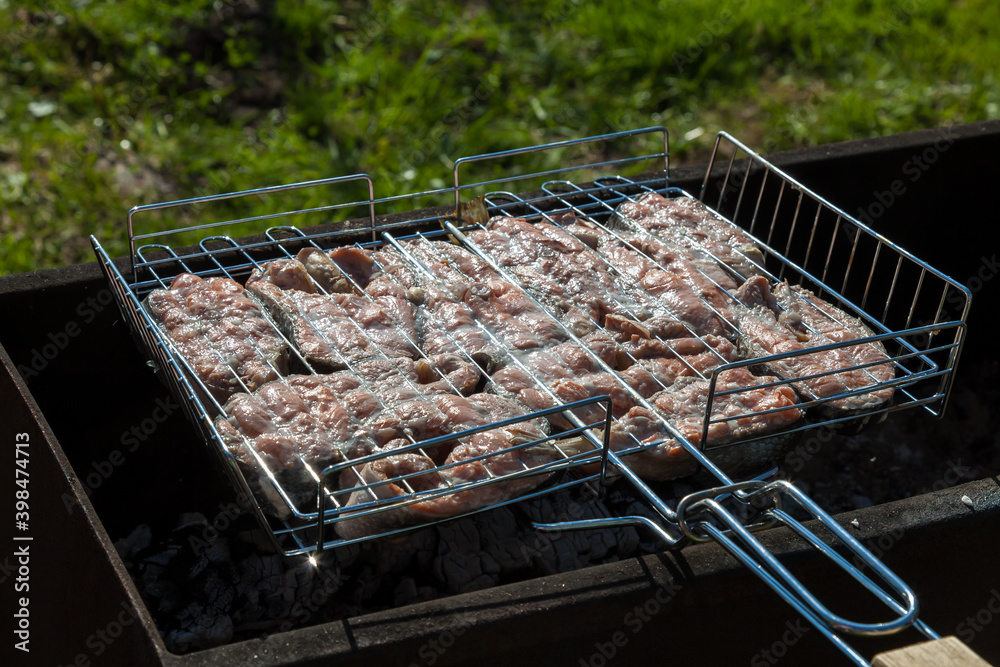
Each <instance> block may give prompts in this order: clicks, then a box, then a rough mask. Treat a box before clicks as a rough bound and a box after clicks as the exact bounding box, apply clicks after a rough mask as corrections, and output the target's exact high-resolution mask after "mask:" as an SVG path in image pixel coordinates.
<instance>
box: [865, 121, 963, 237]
mask: <svg viewBox="0 0 1000 667" xmlns="http://www.w3.org/2000/svg"><path fill="white" fill-rule="evenodd" d="M937 135H938V138H937V140H936V141H935V142H934V144H933V145H931V146H928V147H926V148H925V149H923V150H922V151H920V152H919V153H914V154H913V155H911V156H910V158H909V159H908V160H907V161H906V162H904V163H903V164H902V166H901V167H900V171H901V172H902V174H903V176H905V177H906V178H905V179H904V178H897V179H895V180H893V181H892V182H891V183H890V184H889V187H888V188H887V189H885V190H873V191H872V198H873V199H874V201H872V202H871V203H869V204H868V205H867V206H860V207H858V211H857V213H858V218H859V219H860V220H861V221H862V222H864V223H865V224H866V225H869V226H871V225H872V223H873V222H874V221H875V220H878V219H879V218H881V217H882V216H883V215H885V213H886V211H888V210H889V209H890V208H892V206H893V204H895V203H896V200H897V199H899V197H902V196H903V195H904V194H906V191H907V189H908V188H909V187H910V186H911V185H912V184H913V183H916V182H917V181H919V180H920V179H921V177H923V175H924V174H925V173H926V172H927V170H929V169H930V168H931V167H932V166H933V165H934V164H935V163H936V162H937V161H938V160H940V159H941V156H942V155H943V154H944V153H945V152H947V151H948V149H949V148H951V147H952V146H953V145H954V144H955V141H956V140H957V139H958V135H957V134H956V133H955V128H954V126H952V125H945V126H944V127H940V128H938V129H937Z"/></svg>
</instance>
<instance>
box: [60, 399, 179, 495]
mask: <svg viewBox="0 0 1000 667" xmlns="http://www.w3.org/2000/svg"><path fill="white" fill-rule="evenodd" d="M180 409H181V406H180V404H178V403H176V402H174V400H173V398H172V397H170V396H169V395H168V396H167V397H166V398H162V397H161V398H157V399H156V401H155V402H154V404H153V409H152V411H151V412H150V413H149V416H148V417H146V418H145V419H143V420H142V421H140V422H138V423H136V424H133V425H132V426H131V427H130V428H129V429H128V430H127V431H124V432H122V434H121V436H120V437H119V439H118V440H119V442H120V443H121V444H122V448H121V449H117V448H116V449H112V450H110V451H109V452H108V453H107V456H105V457H104V458H102V459H101V460H99V461H91V463H90V468H89V469H88V470H86V471H84V472H83V473H81V475H80V482H81V483H82V484H83V490H84V492H85V493H86V494H87V497H88V498H89V497H90V496H91V494H93V493H94V491H96V490H97V489H99V488H101V486H102V485H103V484H104V483H105V482H106V481H108V480H109V479H110V478H111V476H112V475H113V474H114V473H115V471H116V470H118V469H119V468H120V467H121V466H122V465H124V464H125V461H126V459H127V458H128V455H129V454H132V453H134V452H135V451H136V450H138V449H139V447H141V446H142V444H143V443H144V442H146V440H147V439H149V437H150V436H152V435H153V434H154V433H155V432H156V431H157V429H159V427H160V424H162V423H164V422H165V421H167V420H168V419H169V418H170V416H171V415H173V414H174V413H175V412H177V411H178V410H180ZM61 500H62V501H63V506H64V507H65V508H66V512H68V513H69V514H72V513H73V510H75V509H76V508H77V507H78V504H77V502H76V498H75V497H74V496H73V495H72V494H70V493H69V492H66V493H63V494H62V498H61Z"/></svg>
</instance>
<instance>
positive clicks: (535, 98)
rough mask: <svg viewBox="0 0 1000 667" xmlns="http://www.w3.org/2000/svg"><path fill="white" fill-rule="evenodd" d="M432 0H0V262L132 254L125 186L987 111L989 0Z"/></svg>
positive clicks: (244, 183) (873, 128) (700, 151)
mask: <svg viewBox="0 0 1000 667" xmlns="http://www.w3.org/2000/svg"><path fill="white" fill-rule="evenodd" d="M442 4H443V3H438V2H427V1H416V2H407V3H403V2H398V3H374V4H369V3H360V2H355V3H350V2H349V3H333V2H317V1H312V2H285V3H280V4H279V3H271V2H263V1H258V2H222V1H216V2H190V1H188V2H180V3H175V4H171V3H165V2H147V1H141V2H128V3H104V2H89V3H87V2H72V3H66V2H52V3H27V5H26V4H25V3H14V2H12V1H11V0H0V43H2V44H3V45H4V48H3V49H2V50H0V105H2V106H0V200H2V202H0V274H4V273H14V272H21V271H27V270H32V269H37V268H46V267H52V266H58V265H62V264H67V263H74V262H82V261H90V260H91V259H93V252H92V250H91V248H90V245H89V242H88V240H87V238H88V236H89V235H90V234H96V235H97V236H98V237H99V238H100V239H101V241H102V243H103V244H104V245H105V246H106V247H108V248H109V249H110V250H111V252H112V254H123V253H125V252H126V251H127V245H126V243H125V238H126V237H125V230H124V218H125V212H126V211H127V209H128V208H129V207H131V206H132V205H134V204H138V203H148V202H156V201H164V200H170V199H179V198H187V197H194V196H200V195H206V194H211V193H219V192H229V191H234V190H242V189H247V188H256V187H262V186H267V185H274V184H278V183H289V182H294V181H303V180H309V179H316V178H322V177H327V176H338V175H346V174H353V173H358V172H366V173H368V174H371V175H372V176H373V177H374V178H375V188H376V195H377V196H384V195H389V194H395V193H405V192H415V191H421V190H426V189H429V188H438V187H444V186H446V185H448V184H450V181H451V167H452V161H453V160H454V159H455V158H457V157H459V156H462V155H471V154H477V153H483V152H490V151H497V150H503V149H508V148H514V147H518V146H524V145H530V144H536V143H540V142H548V141H556V140H560V139H566V138H573V137H580V136H589V135H595V134H601V133H605V132H611V131H615V130H622V129H629V128H635V127H645V126H650V125H664V126H665V127H667V129H668V130H669V131H670V146H671V153H672V160H673V163H674V164H676V163H682V162H693V161H698V160H701V159H703V158H704V157H705V156H706V155H707V154H708V151H709V150H710V146H711V142H712V140H713V136H714V133H715V132H716V131H717V130H719V129H726V130H729V131H730V132H732V133H734V134H735V135H736V136H738V137H740V138H742V139H744V140H745V141H746V142H747V143H749V144H750V145H752V146H756V147H757V148H759V149H761V150H762V151H764V152H771V151H775V150H780V149H786V148H791V147H797V146H807V145H815V144H820V143H827V142H832V141H840V140H845V139H853V138H859V137H869V136H876V135H885V134H892V133H896V132H902V131H907V130H912V129H917V128H925V127H935V126H940V125H944V124H949V123H959V122H970V121H975V120H983V119H988V118H997V117H998V116H1000V107H998V104H1000V87H998V85H997V81H996V78H995V71H996V63H998V62H1000V39H998V34H997V33H998V31H1000V6H998V5H997V3H995V2H993V1H991V0H978V1H976V0H970V1H967V2H946V1H944V0H902V1H898V0H894V1H893V2H879V1H874V0H872V1H868V2H860V1H842V2H803V3H788V2H778V1H763V2H747V1H745V0H744V1H734V2H729V3H725V2H723V3H707V2H695V1H684V0H678V1H675V2H662V3H659V4H658V5H653V4H652V3H634V4H633V3H621V2H582V1H579V2H577V1H574V0H563V1H562V2H532V3H516V2H505V3H487V2H471V3H455V4H454V5H449V6H446V7H442V6H441V5H442ZM26 6H27V7H28V8H25V7H26ZM32 6H33V7H34V8H33V9H32V8H30V7H32ZM612 157H615V156H612ZM543 166H544V165H543ZM551 166H554V165H551ZM502 167H503V165H499V167H498V168H502ZM354 195H355V193H354V192H346V193H343V194H341V193H337V192H332V191H331V192H329V193H326V192H320V193H316V194H315V195H314V198H312V199H308V200H306V203H324V202H329V201H330V200H331V199H326V198H327V197H329V198H332V200H336V198H337V197H346V198H351V197H354ZM212 211H213V212H212V213H209V212H207V210H206V211H202V214H204V215H216V214H217V215H226V213H227V211H226V210H225V207H222V209H221V210H219V211H218V212H215V209H212ZM182 220H183V221H189V220H188V218H183V219H182ZM161 223H162V224H171V219H170V217H169V216H165V217H164V218H163V220H162V221H160V220H158V221H156V224H161Z"/></svg>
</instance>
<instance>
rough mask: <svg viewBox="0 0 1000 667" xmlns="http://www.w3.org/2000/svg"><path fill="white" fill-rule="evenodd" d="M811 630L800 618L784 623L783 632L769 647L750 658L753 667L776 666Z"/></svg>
mask: <svg viewBox="0 0 1000 667" xmlns="http://www.w3.org/2000/svg"><path fill="white" fill-rule="evenodd" d="M810 630H812V626H811V625H806V624H805V623H804V622H803V621H802V619H801V618H797V619H795V620H794V621H785V631H784V632H782V633H781V636H780V637H778V638H777V639H775V640H774V641H773V642H772V643H771V645H770V646H768V647H767V648H763V649H761V650H760V651H759V652H757V653H756V654H754V656H753V657H752V658H750V664H751V665H753V667H765V666H766V665H776V664H778V662H779V661H780V660H781V659H782V658H784V657H785V656H786V655H788V649H790V648H791V647H793V646H795V645H796V644H798V643H799V640H800V639H802V637H803V636H805V634H806V633H807V632H809V631H810Z"/></svg>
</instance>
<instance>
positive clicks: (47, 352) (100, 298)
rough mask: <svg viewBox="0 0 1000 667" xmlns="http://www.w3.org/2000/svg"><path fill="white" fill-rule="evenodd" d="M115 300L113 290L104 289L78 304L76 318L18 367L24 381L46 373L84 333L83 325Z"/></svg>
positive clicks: (51, 334) (49, 336) (38, 346)
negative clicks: (57, 358)
mask: <svg viewBox="0 0 1000 667" xmlns="http://www.w3.org/2000/svg"><path fill="white" fill-rule="evenodd" d="M114 299H115V298H114V295H113V294H112V293H111V290H110V289H108V288H104V289H102V290H101V291H99V292H98V293H97V294H95V295H93V296H88V297H87V298H86V299H84V300H83V301H81V302H80V303H79V304H77V306H76V310H75V311H74V312H75V313H76V317H75V318H74V319H70V320H67V321H66V323H65V324H64V325H63V326H62V328H61V329H56V330H55V331H49V332H48V333H46V334H45V338H43V339H42V341H41V342H40V343H39V344H38V345H37V346H35V347H33V348H31V352H30V353H29V355H28V362H27V363H22V364H18V365H17V371H18V372H19V373H20V374H21V377H22V378H24V381H25V382H31V380H32V378H36V377H38V376H39V375H40V374H41V373H42V372H44V371H45V369H46V368H48V367H49V364H50V363H52V362H53V361H54V360H55V359H56V357H58V356H59V355H60V354H62V352H63V350H65V349H66V348H68V347H69V346H70V343H71V342H72V341H73V339H74V338H76V337H77V336H79V335H80V334H81V333H82V332H83V328H82V327H81V323H82V324H83V325H88V324H90V323H91V322H93V321H94V320H95V319H96V318H97V316H98V314H100V313H101V312H102V311H103V310H104V309H105V308H107V307H108V306H110V305H111V303H112V302H113V301H114Z"/></svg>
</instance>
